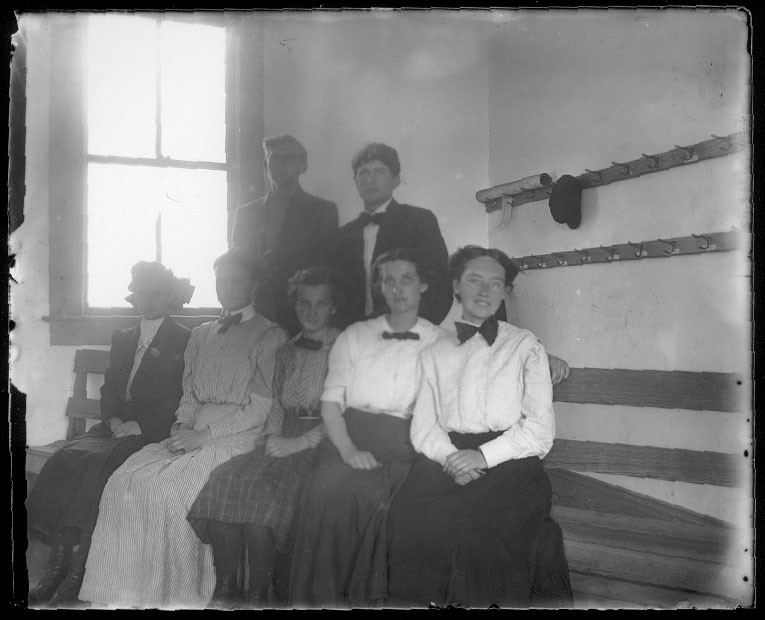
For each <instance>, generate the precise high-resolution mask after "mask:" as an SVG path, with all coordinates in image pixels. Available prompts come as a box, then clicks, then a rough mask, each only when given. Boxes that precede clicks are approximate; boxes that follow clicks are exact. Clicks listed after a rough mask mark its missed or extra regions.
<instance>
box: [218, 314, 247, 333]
mask: <svg viewBox="0 0 765 620" xmlns="http://www.w3.org/2000/svg"><path fill="white" fill-rule="evenodd" d="M241 320H242V313H241V312H237V313H236V314H229V313H226V314H224V315H223V316H221V317H220V318H219V319H218V323H219V324H220V326H219V327H218V333H219V334H225V333H226V332H227V331H228V328H229V327H231V326H232V325H236V324H237V323H238V322H239V321H241Z"/></svg>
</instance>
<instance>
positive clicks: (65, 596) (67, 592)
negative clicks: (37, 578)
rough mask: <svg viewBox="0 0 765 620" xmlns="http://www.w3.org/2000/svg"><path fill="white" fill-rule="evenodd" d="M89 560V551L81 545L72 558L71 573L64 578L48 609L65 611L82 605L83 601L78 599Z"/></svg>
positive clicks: (68, 572)
mask: <svg viewBox="0 0 765 620" xmlns="http://www.w3.org/2000/svg"><path fill="white" fill-rule="evenodd" d="M87 560H88V549H86V548H85V549H84V548H83V545H80V547H79V548H78V549H77V551H75V552H74V555H73V556H72V561H71V563H70V564H69V571H67V573H66V577H64V580H63V581H62V582H61V585H60V586H59V587H58V589H57V590H56V594H55V595H54V596H53V599H52V600H51V602H50V603H49V604H48V607H53V608H56V609H64V608H71V607H78V606H80V605H81V601H80V600H79V599H78V598H77V597H78V595H79V594H80V587H82V579H83V577H84V576H85V564H86V562H87Z"/></svg>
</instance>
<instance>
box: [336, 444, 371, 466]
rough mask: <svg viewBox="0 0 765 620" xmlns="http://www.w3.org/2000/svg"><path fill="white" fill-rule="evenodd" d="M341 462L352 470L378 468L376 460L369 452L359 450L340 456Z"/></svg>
mask: <svg viewBox="0 0 765 620" xmlns="http://www.w3.org/2000/svg"><path fill="white" fill-rule="evenodd" d="M340 456H342V457H343V462H344V463H345V464H346V465H348V466H349V467H353V468H354V469H374V468H375V467H379V466H380V463H378V461H377V459H376V458H375V457H374V455H373V454H372V453H371V452H366V451H364V450H359V449H358V448H356V449H354V450H351V451H349V452H347V453H345V454H341V455H340Z"/></svg>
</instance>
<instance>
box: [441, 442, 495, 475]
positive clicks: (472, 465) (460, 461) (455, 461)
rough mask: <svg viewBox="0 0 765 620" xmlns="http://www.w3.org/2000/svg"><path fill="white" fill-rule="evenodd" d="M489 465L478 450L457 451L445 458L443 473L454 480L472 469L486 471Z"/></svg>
mask: <svg viewBox="0 0 765 620" xmlns="http://www.w3.org/2000/svg"><path fill="white" fill-rule="evenodd" d="M488 466H489V465H488V464H487V463H486V459H485V458H484V457H483V454H482V453H481V451H480V450H458V451H457V452H452V453H451V454H450V455H449V456H447V457H446V463H444V471H445V472H446V473H447V474H449V475H450V476H451V477H452V478H454V479H455V482H456V480H457V478H458V477H459V476H464V475H465V474H466V473H468V472H469V471H471V470H473V469H486V468H487V467H488Z"/></svg>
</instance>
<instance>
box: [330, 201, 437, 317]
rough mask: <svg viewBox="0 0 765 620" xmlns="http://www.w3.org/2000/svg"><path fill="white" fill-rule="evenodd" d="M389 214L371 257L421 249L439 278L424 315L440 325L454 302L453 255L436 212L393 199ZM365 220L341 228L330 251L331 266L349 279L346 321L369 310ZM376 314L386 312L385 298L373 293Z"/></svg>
mask: <svg viewBox="0 0 765 620" xmlns="http://www.w3.org/2000/svg"><path fill="white" fill-rule="evenodd" d="M386 214H387V217H386V218H385V220H384V221H383V223H382V224H380V229H379V230H378V231H377V241H376V243H375V249H374V254H373V257H372V260H373V261H374V259H376V258H377V257H378V256H379V255H380V254H382V253H383V252H386V251H388V250H392V249H393V248H404V247H409V248H416V249H418V250H420V251H421V252H422V253H423V254H424V255H425V256H426V257H427V258H428V259H429V260H430V262H431V266H432V267H433V269H434V271H435V273H436V277H435V282H431V283H430V284H429V287H428V291H427V292H426V293H425V295H424V296H423V300H422V302H421V304H420V316H422V317H424V318H426V319H428V320H429V321H431V322H433V323H435V324H439V323H440V322H441V321H443V320H444V317H446V315H447V314H448V313H449V308H451V305H452V290H451V284H450V283H449V281H448V278H447V275H446V263H447V260H448V258H449V255H448V253H447V251H446V244H445V243H444V238H443V237H442V236H441V229H440V228H439V226H438V220H437V219H436V216H435V215H434V214H433V213H432V212H431V211H428V210H427V209H422V208H420V207H413V206H411V205H405V204H399V203H397V202H396V201H395V200H392V201H391V203H390V204H389V205H388V208H387V210H386ZM363 229H364V224H363V223H362V222H360V221H359V220H358V219H356V220H353V221H352V222H349V223H348V224H346V225H345V226H343V227H342V228H341V229H340V230H338V231H337V234H336V235H335V238H334V240H333V242H332V243H330V245H329V247H328V250H327V253H326V255H325V262H326V263H327V265H329V266H330V267H332V268H333V269H335V270H336V271H337V272H338V273H340V274H341V275H342V276H343V277H344V279H345V281H346V288H347V291H346V295H347V307H346V311H345V312H344V313H343V317H342V322H343V323H344V324H345V325H348V324H350V323H353V322H355V321H362V320H364V319H365V318H366V317H365V316H364V309H365V295H366V293H365V291H366V288H365V287H366V281H365V279H366V273H365V271H364V232H363ZM373 300H374V302H375V303H374V311H373V313H372V314H373V316H378V315H380V314H383V313H384V312H386V311H387V308H386V306H385V300H383V299H381V298H380V297H379V296H375V295H373Z"/></svg>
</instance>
